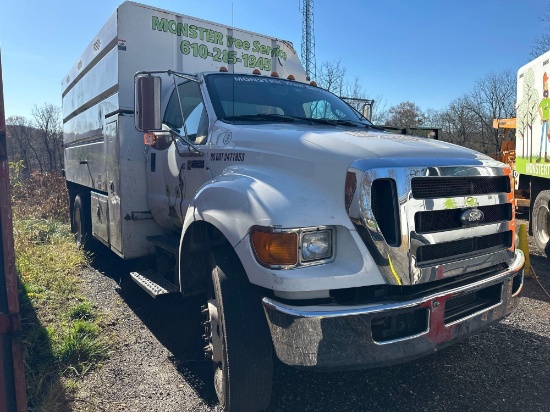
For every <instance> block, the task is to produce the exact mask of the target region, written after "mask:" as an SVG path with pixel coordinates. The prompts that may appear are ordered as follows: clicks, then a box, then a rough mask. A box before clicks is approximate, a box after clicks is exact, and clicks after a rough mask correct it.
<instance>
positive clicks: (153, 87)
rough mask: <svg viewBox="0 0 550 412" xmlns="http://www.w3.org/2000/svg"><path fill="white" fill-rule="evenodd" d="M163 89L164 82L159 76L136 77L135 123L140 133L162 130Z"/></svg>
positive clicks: (142, 75) (145, 75) (144, 75)
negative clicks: (161, 98) (161, 105)
mask: <svg viewBox="0 0 550 412" xmlns="http://www.w3.org/2000/svg"><path fill="white" fill-rule="evenodd" d="M161 88H162V81H161V78H160V77H158V76H151V75H148V74H138V75H136V77H135V91H134V94H135V102H134V122H135V126H136V129H137V130H139V131H140V132H155V131H160V130H162V118H161V114H160V95H161Z"/></svg>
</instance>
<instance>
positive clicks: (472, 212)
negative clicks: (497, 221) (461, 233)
mask: <svg viewBox="0 0 550 412" xmlns="http://www.w3.org/2000/svg"><path fill="white" fill-rule="evenodd" d="M484 219H485V215H484V214H483V212H482V211H481V210H479V209H466V210H464V211H463V212H462V213H461V214H460V221H461V222H462V224H463V225H467V226H471V225H477V224H480V223H481V222H483V220H484Z"/></svg>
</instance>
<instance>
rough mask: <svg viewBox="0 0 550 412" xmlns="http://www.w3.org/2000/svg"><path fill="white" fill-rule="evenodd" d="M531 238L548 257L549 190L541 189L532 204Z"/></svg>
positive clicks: (549, 243) (549, 242)
mask: <svg viewBox="0 0 550 412" xmlns="http://www.w3.org/2000/svg"><path fill="white" fill-rule="evenodd" d="M532 219H533V238H534V239H535V244H536V246H537V249H538V251H539V252H540V253H542V254H544V255H546V256H547V257H550V190H543V191H542V192H540V193H539V194H538V196H537V199H536V200H535V204H534V206H533V215H532Z"/></svg>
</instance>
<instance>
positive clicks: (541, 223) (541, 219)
mask: <svg viewBox="0 0 550 412" xmlns="http://www.w3.org/2000/svg"><path fill="white" fill-rule="evenodd" d="M549 213H550V212H549V210H548V208H547V207H545V206H543V207H541V208H540V209H539V210H538V212H537V223H538V224H537V226H538V229H539V230H538V233H539V238H540V240H541V242H542V243H544V244H547V243H548V241H549V240H550V228H549V226H548V214H549Z"/></svg>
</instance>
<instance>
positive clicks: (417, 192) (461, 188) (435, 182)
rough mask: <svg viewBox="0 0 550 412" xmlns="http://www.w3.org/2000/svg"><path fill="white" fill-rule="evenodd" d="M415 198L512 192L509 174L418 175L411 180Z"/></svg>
mask: <svg viewBox="0 0 550 412" xmlns="http://www.w3.org/2000/svg"><path fill="white" fill-rule="evenodd" d="M411 189H412V196H413V197H414V198H415V199H436V198H442V197H457V196H476V195H487V194H491V193H508V192H510V179H509V178H508V176H472V177H417V178H414V179H412V182H411Z"/></svg>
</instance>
